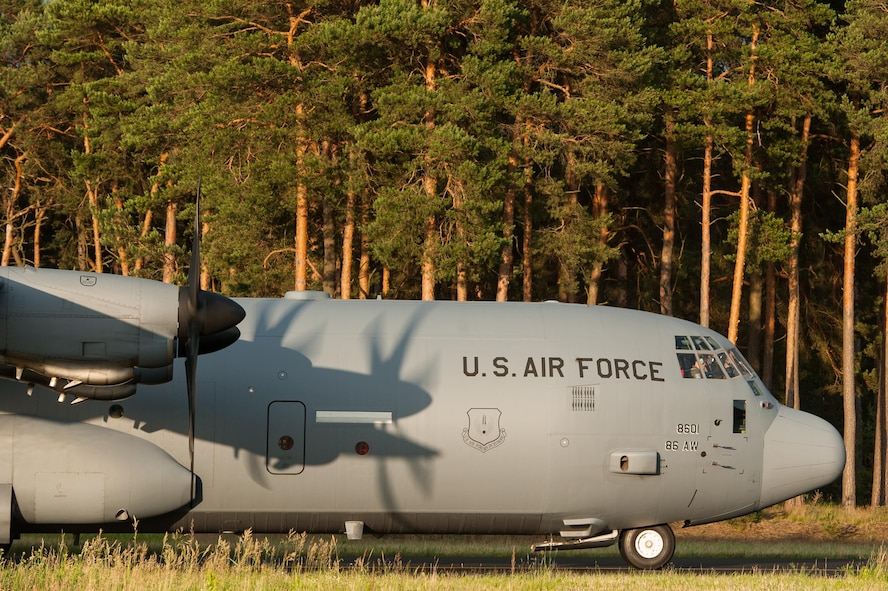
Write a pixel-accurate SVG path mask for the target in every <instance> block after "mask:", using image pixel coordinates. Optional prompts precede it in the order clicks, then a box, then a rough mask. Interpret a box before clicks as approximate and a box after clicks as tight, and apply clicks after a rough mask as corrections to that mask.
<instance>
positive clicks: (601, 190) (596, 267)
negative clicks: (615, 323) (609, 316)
mask: <svg viewBox="0 0 888 591" xmlns="http://www.w3.org/2000/svg"><path fill="white" fill-rule="evenodd" d="M607 207H608V194H607V187H606V186H604V185H603V184H598V185H596V186H595V195H594V197H593V198H592V215H593V217H594V218H595V219H599V218H601V217H602V216H604V215H605V214H607ZM609 236H610V230H609V229H608V227H607V224H601V230H599V232H598V236H597V237H594V238H593V237H592V236H590V237H589V239H590V240H595V239H597V240H598V243H599V244H601V245H602V246H604V245H605V244H607V239H608V237H609ZM603 268H604V263H602V262H601V261H600V260H599V261H595V262H594V263H593V264H592V273H591V274H590V277H589V297H588V300H587V302H586V303H587V304H589V305H590V306H594V305H596V304H598V287H599V282H600V281H601V273H602V269H603Z"/></svg>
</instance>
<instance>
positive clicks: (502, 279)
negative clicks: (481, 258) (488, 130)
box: [496, 152, 518, 302]
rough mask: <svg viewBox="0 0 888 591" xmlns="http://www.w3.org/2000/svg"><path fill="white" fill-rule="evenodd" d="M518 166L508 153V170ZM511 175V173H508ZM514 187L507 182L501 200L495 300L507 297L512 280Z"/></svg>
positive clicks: (512, 155)
mask: <svg viewBox="0 0 888 591" xmlns="http://www.w3.org/2000/svg"><path fill="white" fill-rule="evenodd" d="M517 167H518V156H517V155H516V154H515V153H514V152H512V153H511V154H509V172H510V173H512V172H513V171H514V170H515V169H516V168H517ZM509 176H510V177H511V174H510V175H509ZM515 192H516V190H515V187H513V186H512V185H511V183H510V184H509V188H508V189H506V194H505V197H504V200H503V248H502V250H501V251H500V266H499V275H498V278H497V282H496V301H498V302H505V301H507V300H508V299H509V284H510V282H511V281H512V265H513V264H514V261H515V246H514V245H513V244H512V238H513V234H514V229H515Z"/></svg>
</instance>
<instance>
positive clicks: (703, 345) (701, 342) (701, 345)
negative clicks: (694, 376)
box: [691, 336, 709, 351]
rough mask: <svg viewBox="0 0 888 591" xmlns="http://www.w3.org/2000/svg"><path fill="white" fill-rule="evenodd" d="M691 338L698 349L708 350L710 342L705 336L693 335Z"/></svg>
mask: <svg viewBox="0 0 888 591" xmlns="http://www.w3.org/2000/svg"><path fill="white" fill-rule="evenodd" d="M691 340H692V341H694V348H695V349H697V350H698V351H708V350H709V344H708V343H707V342H706V339H704V338H703V337H693V336H692V337H691Z"/></svg>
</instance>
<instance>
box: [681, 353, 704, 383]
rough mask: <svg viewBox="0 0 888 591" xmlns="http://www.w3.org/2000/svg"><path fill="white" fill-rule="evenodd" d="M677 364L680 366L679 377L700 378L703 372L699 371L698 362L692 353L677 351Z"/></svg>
mask: <svg viewBox="0 0 888 591" xmlns="http://www.w3.org/2000/svg"><path fill="white" fill-rule="evenodd" d="M677 355H678V365H679V367H681V377H683V378H702V377H703V372H701V371H700V363H699V362H698V361H697V356H696V355H694V354H693V353H677Z"/></svg>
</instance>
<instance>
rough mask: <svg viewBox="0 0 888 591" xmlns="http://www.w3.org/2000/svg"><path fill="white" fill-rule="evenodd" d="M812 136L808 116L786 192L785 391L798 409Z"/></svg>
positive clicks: (791, 404)
mask: <svg viewBox="0 0 888 591" xmlns="http://www.w3.org/2000/svg"><path fill="white" fill-rule="evenodd" d="M810 133H811V116H810V115H808V116H806V117H805V119H804V121H803V123H802V158H801V163H800V165H799V167H798V168H797V169H796V170H795V171H794V174H793V177H794V178H793V182H792V184H791V186H790V191H789V210H790V232H791V235H790V239H789V261H788V274H789V295H788V298H787V313H786V392H785V398H784V400H785V401H786V405H787V406H791V407H793V408H796V409H797V408H801V400H800V398H799V334H800V330H799V321H800V309H801V301H800V295H799V281H800V280H799V249H800V246H801V238H802V191H803V188H804V185H805V171H806V168H807V167H806V162H807V155H808V139H809V137H810Z"/></svg>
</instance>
